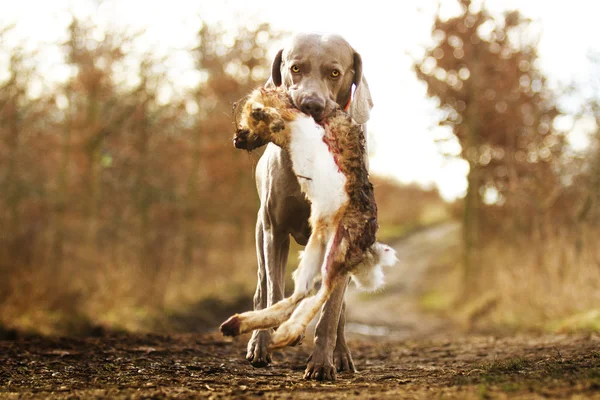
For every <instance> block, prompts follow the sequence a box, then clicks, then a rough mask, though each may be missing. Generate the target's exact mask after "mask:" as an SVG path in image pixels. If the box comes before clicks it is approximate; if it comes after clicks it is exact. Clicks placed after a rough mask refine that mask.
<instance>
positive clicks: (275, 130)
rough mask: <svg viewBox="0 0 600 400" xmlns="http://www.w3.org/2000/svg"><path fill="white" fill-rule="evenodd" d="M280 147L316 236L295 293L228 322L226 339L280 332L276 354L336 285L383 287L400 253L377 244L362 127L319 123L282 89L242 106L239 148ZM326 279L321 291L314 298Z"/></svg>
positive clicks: (335, 117) (338, 114)
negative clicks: (386, 270) (272, 330)
mask: <svg viewBox="0 0 600 400" xmlns="http://www.w3.org/2000/svg"><path fill="white" fill-rule="evenodd" d="M267 143H274V144H276V145H277V146H279V147H280V148H282V149H284V150H285V151H286V152H287V154H289V156H290V160H291V162H292V169H293V171H294V173H295V175H296V177H297V178H298V180H299V182H300V187H301V190H302V192H303V193H304V194H305V195H306V197H307V199H308V200H309V201H310V203H311V213H310V218H309V221H310V226H311V229H312V233H311V236H310V238H309V240H308V243H307V245H306V249H305V251H304V252H303V253H302V257H301V261H300V265H299V266H298V269H297V270H296V271H295V273H294V281H295V287H294V293H293V294H292V295H291V296H290V297H288V298H285V299H283V300H281V301H279V302H277V303H275V304H274V305H272V306H270V307H267V308H266V309H262V310H255V311H250V312H245V313H243V314H236V315H234V316H232V317H230V318H229V319H228V320H227V321H225V322H224V323H223V324H222V325H221V331H222V332H223V334H225V335H227V336H237V335H239V334H241V333H245V332H250V331H253V330H255V329H267V328H273V327H278V328H277V330H276V331H275V333H274V334H273V337H272V342H271V344H270V349H271V350H273V349H279V348H282V347H285V346H288V345H290V344H292V343H295V342H297V341H298V338H299V337H301V335H302V334H303V333H304V330H305V329H306V327H307V325H308V324H309V322H310V321H311V320H312V319H313V318H314V316H315V315H316V314H317V312H318V310H319V309H320V308H321V307H322V306H323V304H324V303H325V301H326V300H327V299H328V298H329V296H330V295H331V292H332V291H333V290H334V288H335V287H336V286H339V285H345V282H346V281H347V277H348V276H351V277H352V279H353V280H354V281H355V282H356V284H357V286H358V287H359V288H362V289H365V290H376V289H377V288H379V287H380V286H381V285H382V284H383V271H382V268H383V267H386V266H392V265H394V264H395V263H396V262H397V258H396V255H395V251H394V250H393V249H392V248H390V247H389V246H386V245H383V244H380V243H377V242H375V235H376V232H377V228H378V225H377V206H376V204H375V196H374V193H373V185H372V184H371V182H369V177H368V172H367V168H366V163H365V159H366V150H365V138H364V135H363V130H362V127H361V126H360V125H358V124H356V123H354V122H353V121H352V119H351V118H350V117H349V116H348V115H347V114H346V113H345V112H344V111H342V110H341V109H339V108H338V109H336V110H334V111H332V112H330V113H328V114H327V116H326V117H323V118H322V119H321V124H320V125H319V124H316V123H315V121H314V119H313V117H310V116H307V115H306V114H302V113H301V111H299V110H298V109H297V108H295V106H294V105H293V104H292V103H291V101H290V100H289V97H288V94H287V93H286V92H285V91H284V90H281V89H279V90H277V89H257V90H255V91H254V92H253V93H252V94H251V95H250V97H249V99H248V100H247V102H246V103H245V105H244V106H243V107H242V112H241V122H240V123H239V126H238V129H237V132H236V134H235V136H234V144H235V147H236V148H239V149H245V150H248V151H251V150H253V149H255V148H257V147H261V146H264V145H265V144H267ZM319 272H320V275H321V281H322V284H321V287H320V289H319V291H318V292H317V293H316V294H315V295H314V296H310V297H309V294H310V292H311V291H312V289H313V286H314V284H315V281H316V279H317V277H318V275H319Z"/></svg>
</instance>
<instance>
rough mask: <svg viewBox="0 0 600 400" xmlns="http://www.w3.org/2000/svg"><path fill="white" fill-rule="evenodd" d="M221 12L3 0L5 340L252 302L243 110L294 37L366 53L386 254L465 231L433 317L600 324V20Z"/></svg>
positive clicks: (276, 9) (520, 5) (251, 200)
mask: <svg viewBox="0 0 600 400" xmlns="http://www.w3.org/2000/svg"><path fill="white" fill-rule="evenodd" d="M208 3H209V2H207V1H195V2H192V1H184V0H172V1H170V2H169V3H168V5H165V4H164V3H160V4H159V3H158V2H148V1H146V2H142V1H136V0H124V1H117V0H104V1H97V0H96V1H95V0H57V1H52V2H45V1H41V0H38V1H35V0H22V1H20V2H12V4H11V3H8V2H2V3H0V336H10V335H13V334H14V333H15V332H24V333H39V334H93V333H98V332H103V331H155V332H162V331H174V330H175V331H178V330H179V331H184V330H185V331H189V330H193V331H201V330H209V329H214V328H215V327H216V326H217V325H218V323H219V322H220V320H221V318H222V317H223V316H225V315H227V314H228V313H230V312H231V311H242V310H244V309H249V308H250V307H251V298H252V295H253V292H254V288H255V283H256V256H255V248H254V224H255V220H256V213H257V210H258V206H259V203H258V199H257V195H256V189H255V185H254V168H255V165H256V162H257V160H258V158H259V156H260V152H257V153H252V154H250V155H248V154H247V153H244V152H241V151H236V150H235V149H234V148H233V146H232V145H231V136H232V133H233V124H232V117H231V109H232V104H233V103H234V102H235V101H237V100H239V99H240V98H241V97H243V96H244V95H245V94H247V93H248V92H249V91H250V90H251V89H253V88H255V87H257V86H260V85H262V84H264V82H265V81H266V79H267V78H268V75H269V71H270V63H271V59H272V57H273V56H274V54H275V53H276V51H277V50H278V49H279V48H280V47H281V46H282V43H284V41H285V39H286V38H288V37H289V36H290V34H291V33H293V32H295V31H323V32H333V33H339V34H341V35H343V36H344V37H346V39H348V41H349V42H350V43H351V44H352V45H353V46H354V47H355V48H356V50H357V51H359V52H360V53H361V55H362V57H363V60H364V61H363V62H364V73H365V76H366V77H367V79H368V81H369V84H370V88H371V92H372V94H373V98H374V101H375V108H374V109H373V114H372V118H371V121H370V123H369V127H368V130H369V141H370V148H369V149H370V152H371V160H372V161H371V166H372V173H373V177H372V180H373V182H374V184H375V188H376V189H375V190H376V197H377V201H378V206H379V213H380V216H379V222H380V225H381V228H380V235H379V236H380V240H381V241H384V242H389V243H394V241H396V240H402V238H404V237H407V235H410V234H411V233H413V232H415V231H418V230H423V229H428V227H431V226H436V225H439V224H448V223H455V224H460V229H459V230H456V231H452V232H453V233H452V235H456V236H457V237H453V238H448V237H441V238H438V239H436V240H438V242H435V241H432V242H431V243H430V246H439V245H440V243H439V241H446V240H456V241H457V242H458V243H460V245H459V246H450V247H448V250H447V251H445V252H444V254H443V255H442V256H440V257H438V259H436V260H434V264H435V268H432V272H431V274H430V275H429V278H428V279H427V287H426V288H425V289H424V290H423V293H422V306H423V308H424V309H425V310H429V311H432V312H437V313H440V314H443V315H446V316H447V317H451V318H458V316H459V315H460V318H462V319H465V318H466V319H467V320H468V321H479V322H480V323H482V324H484V325H485V326H487V327H502V328H507V327H508V328H542V329H596V330H598V329H600V290H598V287H599V286H600V249H599V248H598V245H597V242H596V240H597V236H596V235H598V234H600V226H599V225H598V222H600V211H599V207H598V200H599V196H600V45H599V44H598V42H597V38H598V37H599V35H600V30H599V28H598V27H597V24H596V21H595V19H596V16H597V15H598V11H600V9H599V8H600V6H598V5H595V3H593V2H587V1H583V0H581V1H578V0H574V1H571V2H569V5H568V8H567V9H565V7H566V6H565V5H564V4H558V3H556V4H549V3H548V2H543V1H541V0H540V1H534V0H531V1H519V2H517V1H500V0H496V1H493V0H489V1H487V2H485V3H484V2H482V1H472V2H471V1H468V0H440V1H433V0H432V1H416V0H412V1H404V2H401V3H399V4H397V5H396V6H395V7H394V8H393V9H390V3H389V2H385V1H371V2H369V3H368V5H365V4H361V3H359V2H353V1H346V2H344V3H337V2H332V3H331V4H330V3H326V2H317V1H314V2H313V1H306V2H302V3H301V6H300V5H294V6H293V7H292V6H290V5H284V4H283V3H281V2H280V1H274V0H273V1H268V0H265V1H256V2H251V3H249V2H243V1H233V0H232V1H223V2H220V3H218V4H216V3H215V2H211V4H210V5H209V4H208ZM288 8H293V9H294V12H293V13H292V12H291V11H288ZM315 10H318V12H316V11H315ZM298 249H299V247H298V246H294V245H293V246H292V252H295V251H297V250H298ZM295 262H296V261H295V257H294V256H293V255H292V256H291V257H290V264H294V263H295ZM293 268H294V265H290V266H289V268H288V272H289V273H291V271H292V270H293ZM291 287H292V285H291V284H289V285H288V288H291Z"/></svg>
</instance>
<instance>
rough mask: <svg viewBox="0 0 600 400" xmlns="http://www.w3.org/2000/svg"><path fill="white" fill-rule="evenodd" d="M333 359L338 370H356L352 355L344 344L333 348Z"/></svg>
mask: <svg viewBox="0 0 600 400" xmlns="http://www.w3.org/2000/svg"><path fill="white" fill-rule="evenodd" d="M333 361H334V364H335V368H336V369H337V371H338V372H343V371H349V372H352V373H354V372H356V368H355V367H354V361H353V360H352V355H351V354H350V350H349V349H348V347H346V345H343V346H336V347H335V350H334V351H333Z"/></svg>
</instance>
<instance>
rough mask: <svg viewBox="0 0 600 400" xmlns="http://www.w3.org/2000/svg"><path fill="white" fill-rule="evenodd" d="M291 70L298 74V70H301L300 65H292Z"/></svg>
mask: <svg viewBox="0 0 600 400" xmlns="http://www.w3.org/2000/svg"><path fill="white" fill-rule="evenodd" d="M291 70H292V72H293V73H295V74H297V73H298V72H300V67H299V66H297V65H295V64H294V65H292V68H291Z"/></svg>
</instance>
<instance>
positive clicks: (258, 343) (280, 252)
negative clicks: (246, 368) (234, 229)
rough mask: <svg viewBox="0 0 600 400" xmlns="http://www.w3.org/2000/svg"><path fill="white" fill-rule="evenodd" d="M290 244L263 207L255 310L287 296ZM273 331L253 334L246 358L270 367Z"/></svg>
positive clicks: (258, 366) (261, 365)
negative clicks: (286, 279)
mask: <svg viewBox="0 0 600 400" xmlns="http://www.w3.org/2000/svg"><path fill="white" fill-rule="evenodd" d="M289 246H290V239H289V235H287V234H282V233H279V234H278V233H277V232H275V231H274V229H273V227H272V226H271V224H270V223H269V222H268V215H267V214H266V211H262V210H261V212H259V215H258V221H257V224H256V254H257V256H258V284H257V288H256V294H255V297H254V309H255V310H261V309H264V308H266V307H269V306H272V305H273V304H275V303H277V302H278V301H280V300H281V299H283V296H284V289H285V267H286V264H287V257H288V253H289ZM271 332H272V329H262V330H256V331H254V332H253V333H252V337H251V338H250V341H249V342H248V351H247V353H246V359H247V360H248V361H250V363H251V364H252V365H253V366H254V367H257V368H260V367H266V366H267V365H268V364H269V363H270V362H271V352H270V351H269V344H270V342H271Z"/></svg>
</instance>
